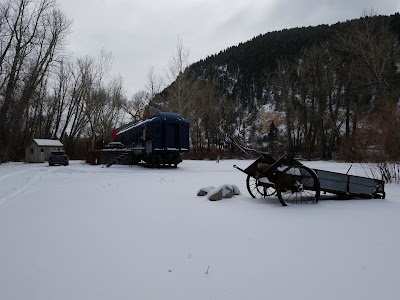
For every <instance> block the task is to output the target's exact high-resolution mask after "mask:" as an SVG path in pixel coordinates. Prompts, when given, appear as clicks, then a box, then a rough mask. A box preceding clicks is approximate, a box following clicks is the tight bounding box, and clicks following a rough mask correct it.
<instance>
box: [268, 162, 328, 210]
mask: <svg viewBox="0 0 400 300" xmlns="http://www.w3.org/2000/svg"><path fill="white" fill-rule="evenodd" d="M276 190H277V195H278V198H279V201H280V202H281V204H282V205H283V206H287V203H293V204H302V203H304V204H310V203H317V202H318V200H319V196H320V194H321V187H320V183H319V180H318V176H317V175H316V174H315V172H314V171H313V170H312V169H310V168H308V167H306V166H303V165H300V166H291V167H287V168H286V169H284V170H283V171H282V172H280V174H279V176H278V179H277V182H276Z"/></svg>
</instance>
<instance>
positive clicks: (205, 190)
mask: <svg viewBox="0 0 400 300" xmlns="http://www.w3.org/2000/svg"><path fill="white" fill-rule="evenodd" d="M213 189H215V187H213V186H205V187H202V188H201V189H200V190H199V191H198V192H197V196H205V195H207V194H208V192H210V191H212V190H213Z"/></svg>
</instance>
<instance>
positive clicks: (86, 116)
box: [0, 0, 124, 161]
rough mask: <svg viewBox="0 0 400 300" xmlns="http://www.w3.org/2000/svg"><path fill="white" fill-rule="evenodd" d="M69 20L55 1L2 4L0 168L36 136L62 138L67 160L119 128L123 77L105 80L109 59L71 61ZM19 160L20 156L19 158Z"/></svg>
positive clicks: (103, 55) (25, 0) (105, 56)
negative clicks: (68, 40)
mask: <svg viewBox="0 0 400 300" xmlns="http://www.w3.org/2000/svg"><path fill="white" fill-rule="evenodd" d="M70 25H71V21H70V20H69V19H68V18H67V17H66V16H65V14H64V13H63V12H62V11H61V10H60V9H59V8H58V6H57V3H56V2H55V1H53V0H37V1H36V0H6V1H2V2H1V3H0V161H7V160H9V159H13V158H15V157H16V156H18V154H19V155H20V154H21V150H23V147H24V146H25V145H26V144H27V143H28V142H30V140H31V139H32V138H34V137H36V138H49V139H61V140H62V141H63V142H64V144H65V146H66V148H67V149H68V151H69V154H70V155H71V157H76V156H78V155H79V149H80V147H79V145H78V144H79V143H80V142H81V139H82V138H83V137H84V138H85V143H95V137H96V136H98V135H99V133H100V132H101V131H107V132H108V131H109V130H111V128H112V127H114V126H115V125H116V124H117V123H118V119H119V117H120V112H121V109H120V108H121V105H122V104H121V103H122V102H123V101H124V96H123V92H122V80H121V78H110V75H109V68H110V65H111V61H112V56H111V54H110V53H107V52H105V51H102V52H101V54H99V57H98V58H93V57H85V58H72V57H71V56H69V55H67V52H66V50H65V43H66V37H67V35H68V33H69V29H70ZM22 153H23V152H22Z"/></svg>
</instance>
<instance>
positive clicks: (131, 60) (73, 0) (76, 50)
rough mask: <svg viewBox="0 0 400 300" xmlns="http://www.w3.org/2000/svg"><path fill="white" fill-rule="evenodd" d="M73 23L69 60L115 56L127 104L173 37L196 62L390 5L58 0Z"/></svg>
mask: <svg viewBox="0 0 400 300" xmlns="http://www.w3.org/2000/svg"><path fill="white" fill-rule="evenodd" d="M60 6H61V9H62V10H63V11H64V12H65V13H66V15H67V16H68V17H69V18H71V19H73V22H74V23H73V26H72V33H71V35H70V36H69V40H68V41H69V46H68V49H69V50H70V51H71V52H73V55H74V56H84V55H90V56H93V57H96V56H98V54H99V53H100V50H101V49H102V48H104V49H106V50H108V51H111V52H112V53H113V56H114V64H113V73H114V74H119V75H121V76H122V77H123V78H124V84H125V87H126V90H127V92H128V96H129V97H130V96H131V95H132V94H133V93H134V92H136V91H138V90H140V89H143V88H144V86H145V82H146V75H147V72H148V70H149V68H150V67H151V66H154V67H155V70H156V72H158V73H159V74H160V75H161V76H163V75H164V74H163V70H164V68H166V66H167V64H168V61H169V58H170V57H171V56H172V55H173V54H174V51H175V46H176V42H177V38H178V36H180V37H181V38H182V39H183V43H184V46H185V47H186V48H188V49H189V50H190V60H191V62H195V61H197V60H199V59H202V58H205V57H206V56H208V55H212V54H215V53H218V52H219V51H220V50H224V49H226V48H227V47H230V46H234V45H236V44H238V43H240V42H245V41H247V40H249V39H251V38H253V37H254V36H257V35H259V34H264V33H267V32H270V31H274V30H280V29H284V28H292V27H301V26H309V25H311V26H315V25H319V24H333V23H336V22H339V21H346V20H348V19H354V18H358V17H360V16H361V15H362V12H363V10H365V9H366V10H370V9H374V10H375V11H376V12H377V13H378V14H383V15H389V14H393V13H395V12H398V11H399V10H400V1H397V0H379V1H377V0H356V1H355V0H350V1H349V0H336V1H331V0H303V1H295V0H277V1H275V0H269V1H265V0H251V1H239V0H219V1H215V0H170V1H162V0H153V1H147V0H103V1H98V0H61V3H60Z"/></svg>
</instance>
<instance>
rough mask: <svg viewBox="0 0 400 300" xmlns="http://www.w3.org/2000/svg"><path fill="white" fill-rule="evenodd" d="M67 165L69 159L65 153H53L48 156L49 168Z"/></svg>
mask: <svg viewBox="0 0 400 300" xmlns="http://www.w3.org/2000/svg"><path fill="white" fill-rule="evenodd" d="M68 164H69V157H68V155H67V154H66V153H65V151H53V152H50V155H49V166H54V165H64V166H67V165H68Z"/></svg>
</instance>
